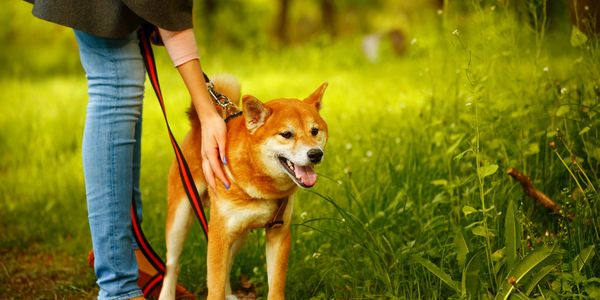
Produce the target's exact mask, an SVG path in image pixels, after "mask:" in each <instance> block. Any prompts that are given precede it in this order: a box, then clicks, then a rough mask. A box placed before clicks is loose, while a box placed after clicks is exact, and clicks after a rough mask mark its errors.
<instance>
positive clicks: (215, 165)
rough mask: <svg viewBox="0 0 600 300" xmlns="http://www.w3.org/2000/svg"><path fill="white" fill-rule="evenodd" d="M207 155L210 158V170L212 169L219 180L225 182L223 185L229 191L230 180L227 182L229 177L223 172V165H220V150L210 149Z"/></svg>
mask: <svg viewBox="0 0 600 300" xmlns="http://www.w3.org/2000/svg"><path fill="white" fill-rule="evenodd" d="M206 155H207V156H208V161H209V163H210V168H211V169H212V172H213V174H214V175H216V176H217V178H219V180H221V182H223V185H224V186H225V188H226V189H229V180H227V177H226V176H225V173H224V172H223V168H222V167H221V163H220V160H221V159H220V157H219V149H218V148H211V149H208V151H207V153H206Z"/></svg>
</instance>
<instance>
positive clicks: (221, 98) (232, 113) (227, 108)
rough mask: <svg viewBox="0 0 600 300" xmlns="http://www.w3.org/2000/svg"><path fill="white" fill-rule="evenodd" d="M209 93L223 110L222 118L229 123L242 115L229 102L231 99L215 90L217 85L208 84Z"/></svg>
mask: <svg viewBox="0 0 600 300" xmlns="http://www.w3.org/2000/svg"><path fill="white" fill-rule="evenodd" d="M206 86H207V87H208V93H209V94H210V96H211V97H212V98H213V101H214V102H215V104H216V105H217V106H219V107H220V108H221V117H222V118H223V120H224V121H225V123H227V122H228V121H229V120H231V119H233V118H235V117H237V116H239V115H241V114H242V111H241V110H240V109H239V108H238V107H237V106H235V104H233V102H231V100H229V98H228V97H227V96H225V95H223V94H221V93H219V92H217V91H216V90H215V85H214V84H213V82H212V81H208V82H207V83H206Z"/></svg>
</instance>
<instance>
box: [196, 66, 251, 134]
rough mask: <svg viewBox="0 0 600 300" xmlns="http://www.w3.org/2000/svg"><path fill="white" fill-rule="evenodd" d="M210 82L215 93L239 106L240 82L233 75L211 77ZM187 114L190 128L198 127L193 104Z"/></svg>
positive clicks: (198, 122)
mask: <svg viewBox="0 0 600 300" xmlns="http://www.w3.org/2000/svg"><path fill="white" fill-rule="evenodd" d="M212 82H213V84H214V86H215V90H216V91H217V92H219V93H221V94H223V95H225V96H227V98H229V100H230V101H231V102H232V103H233V104H234V105H237V106H239V104H240V98H241V96H242V94H241V91H242V87H241V84H240V82H239V81H238V80H237V79H236V78H235V77H234V76H233V75H230V74H219V75H216V76H214V77H213V79H212ZM187 113H188V117H189V119H190V122H191V123H192V127H197V126H200V121H199V120H198V113H197V112H196V108H195V107H194V104H193V103H192V105H190V109H189V110H188V112H187Z"/></svg>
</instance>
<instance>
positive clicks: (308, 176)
mask: <svg viewBox="0 0 600 300" xmlns="http://www.w3.org/2000/svg"><path fill="white" fill-rule="evenodd" d="M294 171H295V172H296V178H298V179H299V180H300V181H301V182H302V184H304V185H305V186H307V187H311V186H313V185H315V183H316V182H317V173H315V171H314V170H313V168H312V167H311V166H296V168H295V170H294Z"/></svg>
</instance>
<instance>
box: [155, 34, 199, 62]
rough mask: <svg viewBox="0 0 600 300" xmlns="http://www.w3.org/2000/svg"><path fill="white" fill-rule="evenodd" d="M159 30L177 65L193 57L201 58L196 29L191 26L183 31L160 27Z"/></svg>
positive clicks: (172, 59)
mask: <svg viewBox="0 0 600 300" xmlns="http://www.w3.org/2000/svg"><path fill="white" fill-rule="evenodd" d="M158 31H159V32H160V37H161V38H162V40H163V43H164V44H165V48H167V52H168V53H169V56H170V57H171V61H173V64H174V65H175V67H178V66H180V65H182V64H184V63H186V62H188V61H190V60H193V59H200V57H199V56H198V47H197V46H196V38H195V37H194V31H193V30H192V29H191V28H189V29H185V30H183V31H168V30H164V29H162V28H159V29H158Z"/></svg>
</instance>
